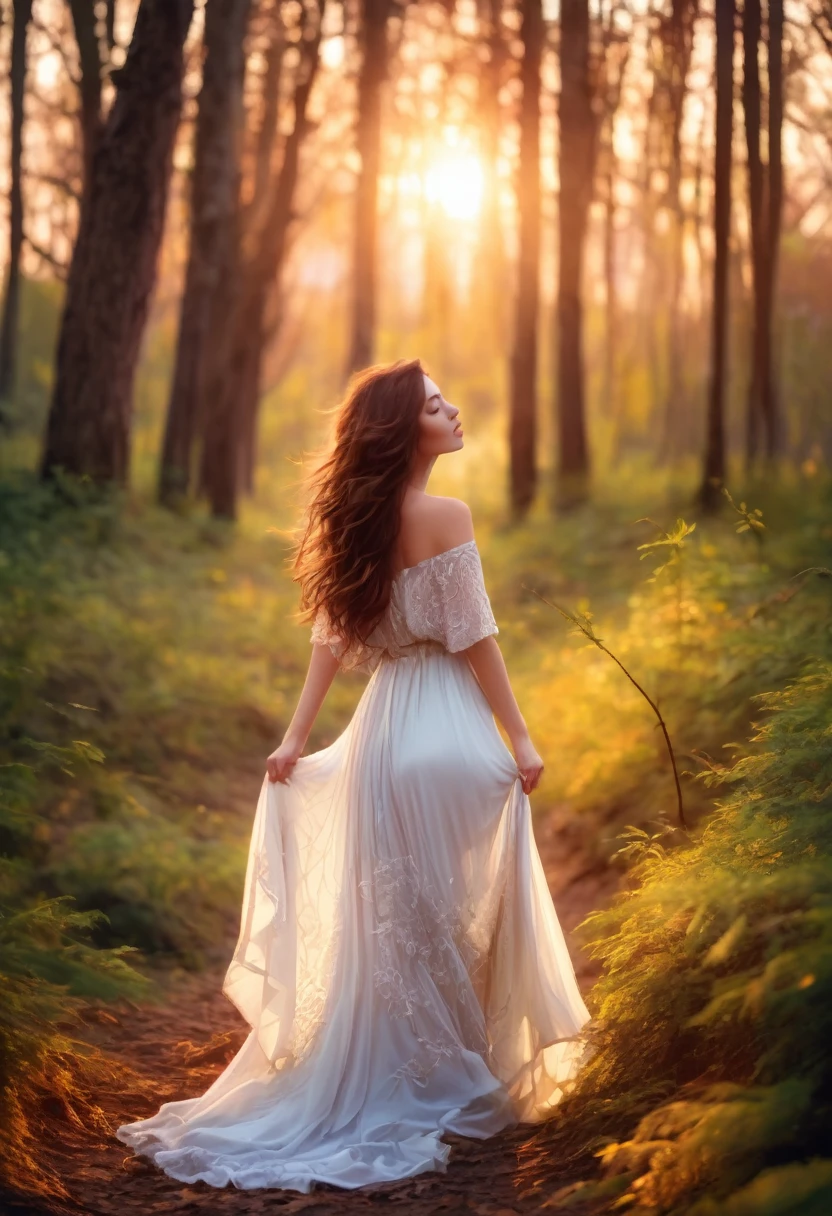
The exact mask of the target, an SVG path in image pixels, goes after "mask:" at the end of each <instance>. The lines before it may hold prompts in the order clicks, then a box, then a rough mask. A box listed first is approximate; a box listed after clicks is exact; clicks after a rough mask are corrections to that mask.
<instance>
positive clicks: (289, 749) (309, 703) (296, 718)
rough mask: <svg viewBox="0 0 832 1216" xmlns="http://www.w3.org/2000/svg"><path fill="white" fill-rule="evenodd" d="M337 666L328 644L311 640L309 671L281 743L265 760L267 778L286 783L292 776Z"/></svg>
mask: <svg viewBox="0 0 832 1216" xmlns="http://www.w3.org/2000/svg"><path fill="white" fill-rule="evenodd" d="M338 666H339V664H338V660H337V658H336V657H335V655H334V654H333V653H332V651H331V650H330V648H329V647H328V646H323V645H321V643H320V642H314V643H313V645H312V657H311V659H310V660H309V670H308V671H307V673H306V679H305V680H304V683H303V689H302V691H301V694H300V697H299V698H298V703H297V707H296V709H295V712H294V714H293V715H292V721H291V722H290V723H289V725H288V727H287V728H286V733H285V735H284V736H283V742H282V743H281V744H280V746H279V747H278V748H276V749H275V750H274V751H273V752H272V754H271V755H270V756H269V758H268V760H267V761H266V768H267V769H268V772H269V781H272V782H274V781H280V782H282V783H283V784H284V785H285V783H286V778H287V777H289V776H290V775H291V772H292V769H293V768H294V767H295V764H296V763H297V760H298V758H299V756H300V754H301V752H302V751H303V749H304V747H306V740H307V739H308V738H309V732H310V731H311V729H312V725H313V723H314V721H315V719H316V718H317V716H318V710H319V709H320V708H321V706H322V705H323V703H324V698H325V696H326V694H327V693H328V692H329V689H330V685H331V684H332V681H333V680H334V679H335V674H336V672H337V671H338Z"/></svg>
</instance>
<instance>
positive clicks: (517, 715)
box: [463, 634, 543, 794]
mask: <svg viewBox="0 0 832 1216" xmlns="http://www.w3.org/2000/svg"><path fill="white" fill-rule="evenodd" d="M463 653H464V654H465V656H466V658H467V659H468V662H469V663H470V664H471V667H472V669H473V672H474V675H475V676H476V677H477V680H478V681H479V684H480V687H481V688H482V690H483V692H484V693H485V696H486V700H487V701H488V704H489V705H490V706H491V709H492V711H493V713H494V717H495V718H496V719H497V721H498V722H499V723H500V724H501V726H503V727H504V728H505V732H506V734H507V735H508V737H509V740H510V741H511V749H512V751H513V752H514V758H515V760H516V761H517V769H518V771H519V773H520V776H521V778H522V781H523V790H524V792H525V793H526V794H530V793H531V792H532V790H533V789H534V788H535V787H536V786H537V784H538V782H539V781H540V775H541V773H542V772H543V761H542V760H541V758H540V756H539V755H538V754H537V752H536V751H535V748H534V745H533V744H532V741H531V738H530V736H529V728H528V727H527V726H526V722H525V719H524V717H523V715H522V714H521V712H520V706H519V705H518V704H517V700H516V698H515V696H514V692H513V691H512V687H511V683H510V681H509V678H508V671H507V670H506V664H505V660H504V658H503V652H502V651H501V650H500V646H499V644H498V642H497V639H496V637H495V636H494V635H493V634H490V635H489V636H488V637H487V638H481V639H480V641H479V642H475V643H474V645H473V646H469V647H468V648H467V649H466V650H465V651H463Z"/></svg>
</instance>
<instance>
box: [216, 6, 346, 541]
mask: <svg viewBox="0 0 832 1216" xmlns="http://www.w3.org/2000/svg"><path fill="white" fill-rule="evenodd" d="M324 5H325V0H319V3H318V6H317V16H316V22H315V26H314V29H313V31H312V33H311V36H308V37H307V36H305V35H303V36H302V37H301V39H300V47H301V63H300V65H299V67H298V70H297V71H298V74H297V83H296V85H295V94H294V124H293V126H292V129H291V131H290V132H289V134H288V135H287V137H286V141H285V145H284V150H283V162H282V164H281V167H280V170H279V172H278V173H277V174H276V176H275V179H274V181H273V184H272V190H271V198H270V200H269V205H268V207H267V208H266V211H265V215H264V219H263V223H262V227H261V229H260V231H259V234H258V237H257V240H256V241H253V242H252V246H253V252H252V255H251V256H250V258H249V259H247V261H246V264H245V266H244V267H241V271H242V273H240V274H239V275H237V276H232V280H231V281H232V282H235V281H236V282H237V283H238V284H239V287H238V289H237V291H236V292H232V293H231V299H230V300H229V301H227V303H226V310H225V315H226V318H227V319H226V320H225V321H224V323H223V324H222V325H221V326H220V332H219V333H218V335H217V338H216V341H215V342H214V343H213V344H212V345H213V351H212V361H211V368H210V372H209V379H208V400H209V401H210V411H209V413H208V417H207V419H206V429H205V438H204V444H203V449H202V465H201V470H200V482H201V485H202V488H203V489H204V491H205V493H206V494H207V496H208V499H209V501H210V504H211V511H212V513H213V515H214V516H215V517H217V518H221V519H235V518H236V514H237V500H238V497H239V491H240V484H241V481H240V477H241V472H242V471H243V470H244V468H245V449H246V447H248V449H249V451H250V452H251V453H253V451H254V448H255V443H256V422H257V417H256V416H257V407H258V402H259V389H260V367H261V360H262V353H263V343H264V341H265V323H264V318H265V313H266V306H267V303H268V298H269V292H270V290H271V288H272V286H273V285H274V284H275V283H277V282H279V278H280V274H281V271H282V268H283V262H284V258H285V253H286V244H287V237H288V231H289V225H290V223H291V220H292V207H293V203H294V197H295V190H296V187H297V181H298V172H299V168H300V152H301V148H302V146H303V141H304V139H305V138H306V134H307V131H308V129H309V115H308V108H309V98H310V95H311V92H312V86H313V85H314V83H315V77H316V75H317V70H318V65H319V62H320V43H321V31H322V23H323V13H324Z"/></svg>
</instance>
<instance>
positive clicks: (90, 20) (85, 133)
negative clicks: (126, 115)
mask: <svg viewBox="0 0 832 1216" xmlns="http://www.w3.org/2000/svg"><path fill="white" fill-rule="evenodd" d="M112 9H113V5H112V4H110V5H108V8H107V30H108V34H107V37H108V40H109V39H110V28H111V27H110V21H111V13H112ZM69 10H70V13H71V14H72V24H73V27H74V29H75V41H76V43H77V45H78V61H79V63H80V65H81V79H80V82H79V86H78V88H79V93H80V97H81V113H80V121H81V144H82V149H83V160H84V180H83V193H82V197H85V196H86V195H87V194H88V193H89V188H90V183H91V179H92V164H93V157H94V155H95V147H96V144H97V142H98V138H99V136H100V134H101V68H102V66H103V65H102V61H101V49H100V42H99V38H98V35H97V34H96V24H97V19H96V16H95V5H94V3H93V0H69ZM110 45H112V42H111V41H110Z"/></svg>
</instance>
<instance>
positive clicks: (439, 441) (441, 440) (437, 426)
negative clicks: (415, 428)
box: [419, 376, 463, 456]
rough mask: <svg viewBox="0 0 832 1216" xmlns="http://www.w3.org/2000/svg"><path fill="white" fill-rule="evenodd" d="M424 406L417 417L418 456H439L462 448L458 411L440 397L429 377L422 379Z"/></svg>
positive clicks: (437, 389) (439, 392)
mask: <svg viewBox="0 0 832 1216" xmlns="http://www.w3.org/2000/svg"><path fill="white" fill-rule="evenodd" d="M424 381H425V404H424V405H423V406H422V412H421V414H420V415H419V455H420V456H441V455H442V453H443V452H458V451H459V449H460V448H461V447H463V442H462V427H461V426H460V423H459V420H458V415H459V410H458V409H457V407H456V406H455V405H451V404H450V402H448V401H446V400H445V398H444V397H443V396H442V392H441V390H440V389H439V388H438V387H437V385H435V384H434V382H433V381H432V380H431V378H430V376H425V377H424Z"/></svg>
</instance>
